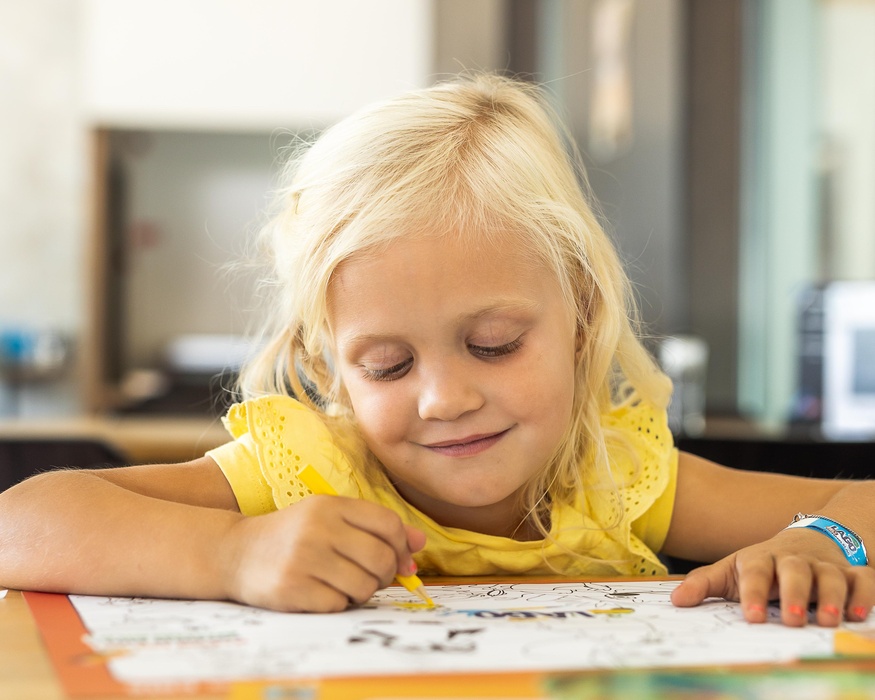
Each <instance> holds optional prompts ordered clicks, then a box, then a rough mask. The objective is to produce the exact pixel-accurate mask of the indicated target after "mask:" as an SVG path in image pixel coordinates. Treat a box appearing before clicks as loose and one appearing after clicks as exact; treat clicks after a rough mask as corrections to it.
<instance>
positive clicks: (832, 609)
mask: <svg viewBox="0 0 875 700" xmlns="http://www.w3.org/2000/svg"><path fill="white" fill-rule="evenodd" d="M821 610H823V612H825V613H826V614H827V615H832V616H833V617H838V616H839V609H838V608H837V607H836V606H835V605H824V606H823V607H822V608H821Z"/></svg>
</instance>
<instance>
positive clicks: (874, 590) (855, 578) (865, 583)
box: [846, 566, 875, 622]
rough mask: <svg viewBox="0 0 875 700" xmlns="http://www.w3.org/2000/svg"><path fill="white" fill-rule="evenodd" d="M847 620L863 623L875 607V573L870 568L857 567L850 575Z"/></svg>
mask: <svg viewBox="0 0 875 700" xmlns="http://www.w3.org/2000/svg"><path fill="white" fill-rule="evenodd" d="M850 576H851V578H850V581H851V583H850V592H849V594H848V604H847V612H846V615H847V618H848V619H849V620H853V621H854V622H862V621H863V620H865V619H866V618H867V617H869V613H870V612H871V610H872V606H873V605H875V571H873V570H872V569H871V568H869V567H868V566H855V567H853V568H852V569H851V573H850Z"/></svg>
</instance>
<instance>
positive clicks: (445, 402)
mask: <svg viewBox="0 0 875 700" xmlns="http://www.w3.org/2000/svg"><path fill="white" fill-rule="evenodd" d="M464 364H465V363H464V361H460V362H453V361H444V362H441V363H440V365H432V366H429V367H422V368H421V374H422V377H423V380H422V384H421V386H420V391H419V402H418V407H419V417H420V418H421V419H422V420H440V421H451V420H456V419H457V418H459V417H461V416H463V415H464V414H466V413H470V412H471V411H476V410H477V409H479V408H482V407H483V404H484V403H485V398H484V395H483V392H482V391H481V389H480V387H479V386H478V383H477V381H476V379H477V377H476V374H474V373H473V372H471V371H470V370H469V369H468V368H466V367H464V366H463V365H464Z"/></svg>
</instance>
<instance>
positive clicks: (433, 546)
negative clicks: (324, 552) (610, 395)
mask: <svg viewBox="0 0 875 700" xmlns="http://www.w3.org/2000/svg"><path fill="white" fill-rule="evenodd" d="M223 421H224V423H225V426H226V427H227V429H228V431H229V432H230V433H231V435H232V436H233V438H234V440H233V441H232V442H229V443H226V444H225V445H222V446H220V447H217V448H216V449H214V450H211V451H209V452H207V455H208V456H209V457H211V458H212V459H213V460H215V461H216V463H217V464H218V465H219V467H220V468H221V469H222V472H223V473H224V475H225V478H227V479H228V483H229V484H230V485H231V488H232V490H233V491H234V495H235V497H236V498H237V503H238V505H239V507H240V511H241V512H242V513H243V514H244V515H262V514H265V513H269V512H271V511H274V510H277V509H279V508H284V507H286V506H288V505H291V504H293V503H296V502H297V501H300V500H301V499H303V498H306V497H307V496H309V495H311V493H310V491H309V489H308V488H307V487H306V486H305V485H304V484H303V483H302V482H301V481H300V480H299V479H298V477H297V474H298V472H299V471H300V470H301V469H303V468H304V467H305V466H308V465H311V466H313V467H314V468H315V469H316V470H317V471H318V472H319V474H320V475H321V476H322V477H323V478H324V479H325V480H326V481H327V482H328V483H329V484H330V485H331V486H332V487H333V488H334V490H335V491H336V492H337V493H338V495H341V496H348V497H351V498H364V499H367V500H369V501H373V502H375V503H380V504H382V505H384V506H386V507H387V508H390V509H391V510H393V511H395V512H396V513H397V514H398V515H399V516H400V517H401V519H402V520H403V521H404V522H405V523H407V524H409V525H413V526H414V527H417V528H419V529H420V530H422V531H423V532H425V534H426V545H425V549H423V550H422V551H421V552H418V553H417V554H415V555H414V559H415V560H416V563H417V566H418V567H419V570H420V572H422V573H424V574H430V573H431V574H444V575H453V576H471V575H480V576H487V575H497V574H507V575H519V574H554V573H559V574H563V575H571V576H613V575H618V576H654V575H663V574H665V573H666V569H665V567H664V565H663V564H662V563H661V562H660V561H659V559H658V558H657V556H656V554H655V552H658V551H659V550H660V548H661V547H662V543H663V542H664V540H665V537H666V534H667V533H668V527H669V524H670V522H671V514H672V508H673V506H674V495H675V487H676V481H677V450H675V448H674V444H673V441H672V438H671V433H670V432H669V429H668V425H667V418H666V413H665V411H664V410H659V409H656V408H654V407H653V406H651V405H649V404H647V403H644V402H637V403H633V404H630V405H624V406H621V407H618V408H616V409H614V410H612V411H611V412H610V413H608V414H607V415H605V416H604V417H603V425H604V426H605V428H606V429H610V430H611V431H612V432H620V433H622V434H624V435H625V437H626V438H627V443H628V444H629V445H630V447H631V451H630V450H618V453H617V454H613V455H611V460H612V463H611V469H612V472H613V476H614V480H615V482H616V485H617V493H618V495H619V498H620V502H621V503H622V508H618V507H617V505H616V504H617V500H616V498H608V499H605V498H599V497H598V495H597V493H596V489H594V488H593V489H584V491H585V492H584V493H581V494H579V496H578V497H577V498H576V499H575V501H574V503H572V504H563V503H556V504H554V505H553V507H552V512H551V530H550V538H548V539H544V540H536V541H524V542H521V541H517V540H514V539H511V538H508V537H499V536H495V535H484V534H482V533H479V532H471V531H468V530H462V529H458V528H452V527H443V526H442V525H439V524H438V523H436V522H435V521H434V520H432V519H431V518H430V517H428V516H427V515H425V514H424V513H422V512H421V511H419V510H417V509H416V508H414V507H413V506H411V505H410V504H409V503H407V502H406V501H405V500H404V499H403V498H402V497H401V496H400V495H399V494H398V492H397V491H395V489H394V488H392V487H391V485H389V484H380V485H379V486H377V485H372V484H370V483H368V482H366V481H365V480H364V479H363V478H362V476H361V475H359V474H356V473H355V472H354V471H353V469H352V467H351V466H350V464H349V462H348V461H347V459H346V458H345V457H344V455H343V454H342V453H341V452H340V450H339V449H338V448H337V447H336V446H335V444H334V442H333V441H332V439H331V434H330V432H329V431H328V428H327V427H326V426H325V424H324V423H323V421H322V420H321V419H320V418H319V416H318V414H316V413H315V412H313V411H311V410H310V409H308V408H307V407H305V406H304V405H303V404H301V403H299V402H298V401H296V400H295V399H292V398H290V397H288V396H280V395H276V396H265V397H261V398H258V399H252V400H249V401H245V402H243V403H239V404H236V405H234V406H232V407H231V409H230V410H229V411H228V414H227V415H226V416H225V418H224V419H223ZM587 476H588V475H587V474H584V480H585V481H587ZM618 511H621V513H620V518H619V524H617V520H618V519H617V513H618ZM611 525H613V527H611ZM577 555H583V557H580V556H577Z"/></svg>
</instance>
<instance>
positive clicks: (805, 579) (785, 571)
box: [776, 556, 814, 627]
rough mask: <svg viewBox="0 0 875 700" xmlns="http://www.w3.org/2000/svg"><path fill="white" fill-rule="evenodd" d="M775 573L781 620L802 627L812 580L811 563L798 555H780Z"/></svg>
mask: <svg viewBox="0 0 875 700" xmlns="http://www.w3.org/2000/svg"><path fill="white" fill-rule="evenodd" d="M776 574H777V577H778V591H779V595H780V597H781V622H783V623H784V624H785V625H787V626H788V627H802V626H803V625H805V623H806V622H808V603H809V601H810V600H811V586H812V583H813V582H814V574H813V572H812V570H811V564H810V563H809V562H808V561H806V560H805V559H803V558H802V557H798V556H785V557H781V558H780V559H779V560H778V562H777V564H776Z"/></svg>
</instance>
